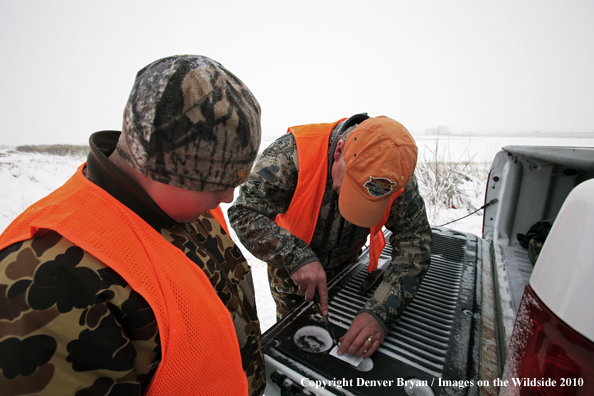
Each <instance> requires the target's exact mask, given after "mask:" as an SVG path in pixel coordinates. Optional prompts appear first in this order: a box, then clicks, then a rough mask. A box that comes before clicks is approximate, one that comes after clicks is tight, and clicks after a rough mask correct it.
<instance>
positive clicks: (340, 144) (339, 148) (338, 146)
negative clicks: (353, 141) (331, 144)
mask: <svg viewBox="0 0 594 396" xmlns="http://www.w3.org/2000/svg"><path fill="white" fill-rule="evenodd" d="M343 152H344V140H339V141H338V143H337V144H336V150H334V161H338V160H339V159H340V156H341V155H342V154H343Z"/></svg>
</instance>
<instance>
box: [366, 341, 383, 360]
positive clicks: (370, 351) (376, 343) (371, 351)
mask: <svg viewBox="0 0 594 396" xmlns="http://www.w3.org/2000/svg"><path fill="white" fill-rule="evenodd" d="M380 345H381V342H379V341H374V342H373V344H372V345H371V348H369V349H368V350H367V352H365V353H364V354H363V355H361V356H362V357H363V358H368V357H369V356H371V355H373V354H374V353H375V351H377V348H379V346H380Z"/></svg>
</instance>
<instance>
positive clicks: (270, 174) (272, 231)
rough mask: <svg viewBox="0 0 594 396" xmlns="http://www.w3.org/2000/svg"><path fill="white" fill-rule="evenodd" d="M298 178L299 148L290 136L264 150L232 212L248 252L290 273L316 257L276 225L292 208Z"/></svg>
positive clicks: (230, 210) (241, 188)
mask: <svg viewBox="0 0 594 396" xmlns="http://www.w3.org/2000/svg"><path fill="white" fill-rule="evenodd" d="M298 174H299V168H298V163H297V146H296V144H295V139H294V138H293V135H292V134H290V133H287V134H285V135H283V136H281V137H280V138H279V139H277V140H276V141H275V142H274V143H272V144H271V145H270V146H269V147H267V148H266V149H265V150H264V152H263V153H262V155H261V156H260V158H259V159H258V160H257V162H256V164H255V165H254V169H253V170H252V173H251V175H250V178H249V180H248V181H247V183H245V184H243V185H242V186H241V187H240V190H239V196H238V197H237V199H236V200H235V202H234V203H233V205H232V206H231V207H230V208H229V211H228V215H229V222H230V224H231V227H233V229H234V230H235V233H236V234H237V237H238V238H239V240H240V241H241V243H242V244H243V245H244V246H245V247H246V249H247V250H249V251H250V253H252V254H253V255H254V256H256V257H257V258H259V259H260V260H263V261H265V262H267V263H269V264H271V265H272V266H274V267H284V268H286V269H287V271H289V273H292V272H293V271H294V270H295V269H297V268H298V267H299V266H300V265H301V264H302V263H304V262H306V261H308V260H311V259H312V257H315V253H314V252H313V250H312V249H311V248H310V247H309V246H308V244H307V243H305V242H304V241H303V240H302V239H300V238H298V237H296V236H294V235H293V234H291V233H290V232H289V231H287V230H286V229H284V228H282V227H280V226H279V225H278V224H276V223H275V219H276V216H277V215H278V214H280V213H284V212H286V211H287V209H288V208H289V205H290V203H291V199H292V198H293V194H294V193H295V188H296V187H297V177H298Z"/></svg>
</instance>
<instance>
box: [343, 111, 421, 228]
mask: <svg viewBox="0 0 594 396" xmlns="http://www.w3.org/2000/svg"><path fill="white" fill-rule="evenodd" d="M417 152H418V149H417V145H416V143H415V140H414V139H413V137H412V136H411V134H410V133H409V132H408V130H407V129H406V128H405V127H404V125H402V124H401V123H399V122H398V121H395V120H393V119H391V118H388V117H385V116H380V117H374V118H368V119H367V120H365V121H363V122H362V123H361V124H360V125H359V126H358V127H357V128H355V130H354V131H353V132H352V133H351V134H350V135H349V136H348V138H347V140H346V142H345V146H344V161H345V176H344V179H343V182H342V186H341V189H340V196H339V199H338V207H339V210H340V213H341V214H342V216H343V217H344V218H345V219H346V220H347V221H349V222H351V223H353V224H355V225H358V226H360V227H365V228H371V227H373V226H375V225H376V224H377V223H379V221H380V219H381V218H382V215H383V214H384V212H385V211H386V208H387V207H388V203H389V202H390V198H391V197H392V194H394V193H395V192H397V191H399V190H400V189H401V188H403V187H404V186H405V185H406V184H407V183H408V181H409V180H410V178H411V176H412V174H413V172H414V170H415V166H416V164H417Z"/></svg>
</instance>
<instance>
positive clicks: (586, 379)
mask: <svg viewBox="0 0 594 396" xmlns="http://www.w3.org/2000/svg"><path fill="white" fill-rule="evenodd" d="M590 309H591V308H590V307H584V315H592V311H591V310H590ZM503 379H504V381H507V387H506V389H505V391H504V392H503V393H504V394H506V395H522V396H524V395H555V396H557V395H572V396H573V395H576V396H577V395H580V396H581V395H584V396H585V395H588V396H591V395H594V343H593V342H592V341H590V340H588V339H587V338H585V337H583V336H582V335H580V334H578V333H576V332H575V330H573V329H572V328H570V327H569V326H567V325H566V324H565V323H564V322H563V321H561V320H560V319H559V318H558V317H556V316H555V315H554V314H553V313H552V312H551V311H550V310H549V309H548V308H547V307H546V306H545V305H544V304H543V303H542V302H541V301H540V299H539V298H538V297H537V296H536V294H535V293H534V291H533V290H532V288H531V287H530V286H527V287H526V290H525V291H524V296H523V298H522V303H521V304H520V309H519V310H518V315H517V318H516V323H515V325H514V330H513V334H512V337H511V340H510V345H509V348H508V355H507V362H506V366H505V374H504V378H503Z"/></svg>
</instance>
